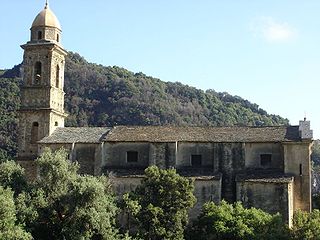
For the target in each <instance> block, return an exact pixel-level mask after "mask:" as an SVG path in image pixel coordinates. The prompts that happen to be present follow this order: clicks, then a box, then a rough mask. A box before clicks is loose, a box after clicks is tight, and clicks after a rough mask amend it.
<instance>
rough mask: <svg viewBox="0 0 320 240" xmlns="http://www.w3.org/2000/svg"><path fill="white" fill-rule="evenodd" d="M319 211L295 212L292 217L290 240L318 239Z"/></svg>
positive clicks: (319, 233) (319, 229) (319, 232)
mask: <svg viewBox="0 0 320 240" xmlns="http://www.w3.org/2000/svg"><path fill="white" fill-rule="evenodd" d="M319 223H320V211H319V210H318V209H316V210H313V211H312V212H311V213H307V212H303V211H297V212H296V213H295V215H294V217H293V228H292V231H291V234H292V236H291V238H292V239H294V240H295V239H296V240H300V239H304V240H316V239H320V224H319Z"/></svg>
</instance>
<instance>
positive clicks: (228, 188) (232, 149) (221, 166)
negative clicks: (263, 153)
mask: <svg viewBox="0 0 320 240" xmlns="http://www.w3.org/2000/svg"><path fill="white" fill-rule="evenodd" d="M244 154H245V151H244V144H243V143H217V144H216V147H215V154H214V155H215V162H216V164H217V168H218V172H220V173H222V186H221V197H222V198H223V199H225V200H226V201H228V202H230V203H233V202H234V201H235V200H236V182H235V178H236V174H237V173H239V172H241V171H243V170H244V169H245V155H244Z"/></svg>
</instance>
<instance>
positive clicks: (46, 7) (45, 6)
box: [44, 0, 49, 9]
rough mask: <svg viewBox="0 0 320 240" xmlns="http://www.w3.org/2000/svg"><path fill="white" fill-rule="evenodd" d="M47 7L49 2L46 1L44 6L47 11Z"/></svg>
mask: <svg viewBox="0 0 320 240" xmlns="http://www.w3.org/2000/svg"><path fill="white" fill-rule="evenodd" d="M48 7H49V1H48V0H46V5H45V7H44V8H45V9H47V8H48Z"/></svg>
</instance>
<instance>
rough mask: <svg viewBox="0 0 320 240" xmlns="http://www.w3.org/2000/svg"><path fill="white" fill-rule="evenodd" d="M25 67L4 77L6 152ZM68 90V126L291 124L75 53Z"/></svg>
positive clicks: (1, 111) (1, 112)
mask: <svg viewBox="0 0 320 240" xmlns="http://www.w3.org/2000/svg"><path fill="white" fill-rule="evenodd" d="M20 67H21V66H20V65H17V66H15V67H14V68H12V69H10V70H7V71H5V72H4V74H3V75H2V76H0V78H1V80H0V86H1V89H0V102H1V104H0V116H1V119H0V133H1V135H2V136H8V138H10V141H9V140H4V139H3V138H7V137H2V139H1V142H0V145H1V146H0V148H2V149H3V148H7V147H6V146H7V145H8V144H7V143H8V142H10V143H12V142H15V140H14V139H15V136H14V135H13V132H15V131H12V128H13V129H14V128H15V126H16V110H17V108H18V106H19V88H18V85H19V84H21V79H19V76H20ZM65 92H66V96H65V108H66V110H67V111H68V112H69V117H68V118H67V121H66V125H67V126H113V125H165V124H170V125H202V126H209V125H210V126H226V125H250V126H257V125H258V126H260V125H283V124H288V120H287V119H284V118H282V117H280V116H278V115H271V114H268V113H267V112H266V111H264V110H263V109H260V108H259V106H258V105H257V104H254V103H251V102H249V101H247V100H245V99H242V98H241V97H238V96H232V95H230V94H228V93H226V92H224V93H219V92H215V91H214V90H207V91H202V90H199V89H196V88H194V87H190V86H187V85H184V84H181V83H172V82H163V81H161V80H159V79H156V78H152V77H149V76H146V75H145V74H143V73H133V72H130V71H128V70H126V69H124V68H119V67H116V66H114V67H105V66H102V65H97V64H92V63H88V62H87V61H86V60H85V59H84V58H83V57H81V56H80V55H79V54H76V53H72V52H70V53H69V55H68V57H67V59H66V70H65ZM9 105H10V106H9ZM9 113H10V114H9ZM8 124H9V125H10V126H12V127H11V128H10V130H7V126H8ZM10 145H12V144H10ZM13 148H14V146H13ZM13 152H14V151H13V150H12V149H11V150H10V153H13Z"/></svg>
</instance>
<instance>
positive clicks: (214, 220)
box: [186, 200, 287, 240]
mask: <svg viewBox="0 0 320 240" xmlns="http://www.w3.org/2000/svg"><path fill="white" fill-rule="evenodd" d="M186 239H197V240H219V239H221V240H222V239H223V240H225V239H227V240H228V239H230V240H231V239H232V240H242V239H250V240H254V239H257V240H261V239H262V240H264V239H270V240H271V239H287V229H286V226H285V224H284V223H283V222H282V219H281V216H280V215H279V214H276V215H271V214H268V213H266V212H263V211H262V210H260V209H255V208H250V209H245V208H244V207H243V206H242V205H241V203H239V202H237V203H235V204H233V205H232V204H228V203H227V202H225V201H224V200H223V201H221V203H220V204H219V205H216V204H215V203H213V202H208V203H206V204H204V206H203V208H202V213H201V214H200V215H199V217H198V219H197V220H196V221H195V222H194V224H193V226H192V227H191V229H190V230H189V231H188V233H187V237H186Z"/></svg>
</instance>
